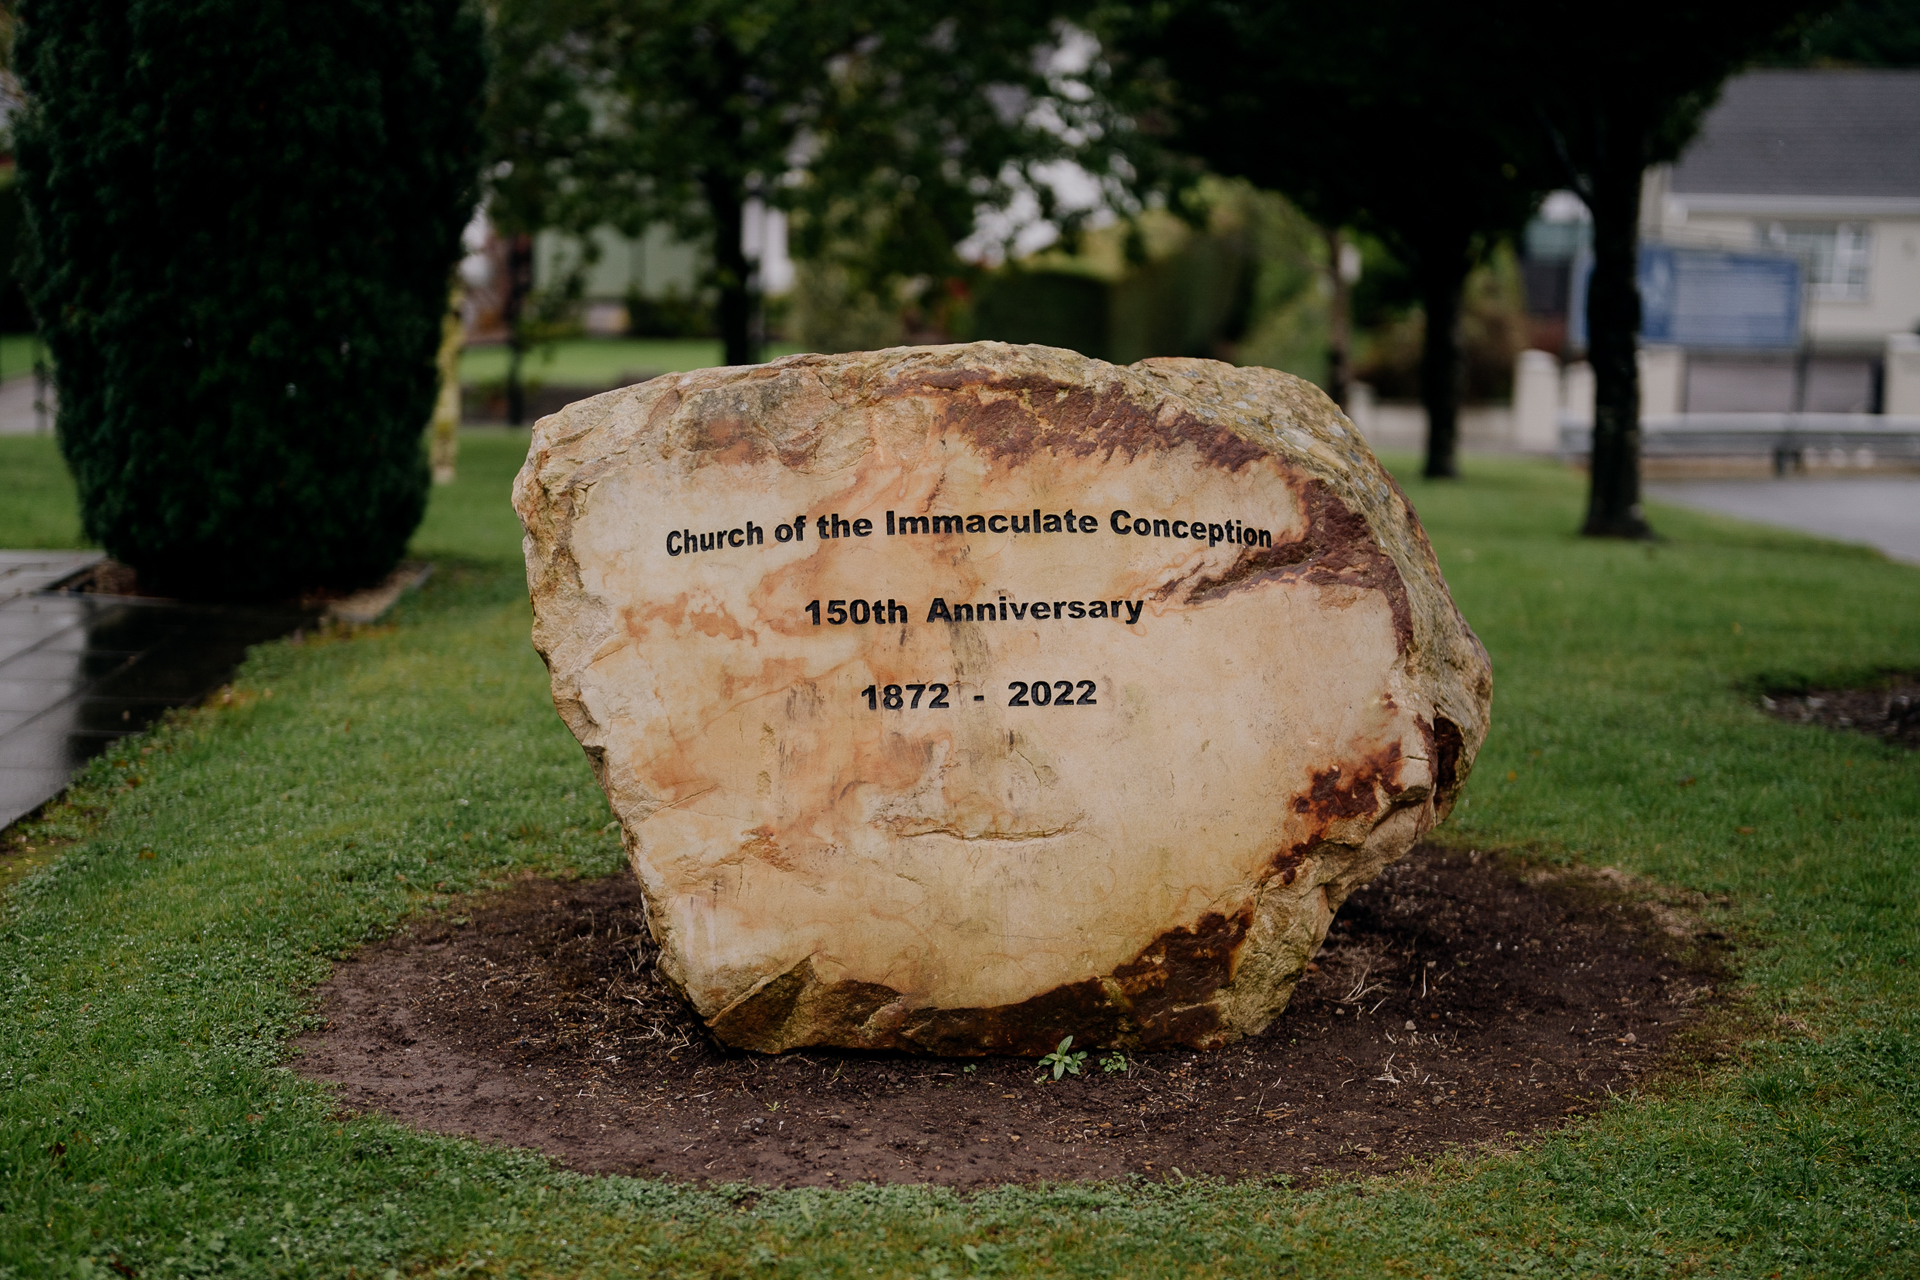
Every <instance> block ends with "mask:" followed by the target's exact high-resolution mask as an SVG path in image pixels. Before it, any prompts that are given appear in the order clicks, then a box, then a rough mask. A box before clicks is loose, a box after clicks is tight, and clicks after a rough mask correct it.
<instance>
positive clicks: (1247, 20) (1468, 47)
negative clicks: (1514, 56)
mask: <svg viewBox="0 0 1920 1280" xmlns="http://www.w3.org/2000/svg"><path fill="white" fill-rule="evenodd" d="M1103 33H1104V34H1105V35H1106V36H1107V38H1108V39H1109V40H1110V42H1111V43H1112V45H1113V47H1114V48H1115V49H1116V50H1117V51H1118V52H1119V53H1120V54H1121V56H1122V57H1124V59H1125V62H1126V64H1127V68H1128V71H1129V73H1130V76H1129V83H1130V86H1131V92H1132V97H1133V101H1134V102H1135V103H1136V104H1137V106H1136V109H1137V110H1140V111H1142V113H1143V115H1144V116H1145V118H1146V123H1145V125H1144V127H1143V129H1142V134H1143V135H1154V140H1155V141H1156V142H1157V143H1158V144H1159V145H1161V146H1164V147H1167V148H1170V149H1172V150H1174V151H1178V152H1184V153H1186V154H1189V155H1192V156H1195V157H1197V158H1199V159H1200V160H1202V161H1204V162H1205V164H1206V165H1207V166H1208V167H1209V168H1210V169H1212V170H1213V171H1214V172H1216V173H1220V174H1224V175H1231V176H1237V177H1243V178H1245V179H1247V180H1248V181H1250V182H1252V183H1254V184H1255V185H1256V186H1259V187H1264V188H1268V189H1272V190H1277V191H1280V192H1282V193H1284V194H1285V195H1286V196H1287V197H1288V198H1289V199H1291V200H1292V201H1293V202H1294V203H1295V204H1297V205H1298V206H1299V207H1300V208H1301V209H1303V210H1304V211H1305V212H1306V213H1307V214H1308V215H1309V216H1311V217H1312V218H1314V219H1315V220H1316V221H1318V222H1319V223H1321V224H1322V225H1323V226H1325V227H1328V228H1340V227H1357V228H1360V229H1362V230H1364V231H1365V232H1367V233H1369V234H1370V235H1372V236H1373V237H1375V238H1376V239H1377V240H1378V241H1380V242H1381V243H1382V244H1384V245H1385V246H1387V247H1388V248H1389V249H1390V251H1391V252H1392V254H1393V257H1394V258H1395V259H1396V260H1397V261H1398V263H1399V264H1400V265H1401V266H1402V267H1404V269H1405V270H1406V272H1407V274H1408V276H1409V277H1410V279H1411V281H1412V283H1413V286H1414V291H1415V292H1416V293H1417V295H1418V297H1419V300H1420V303H1421V309H1422V314H1423V319H1424V323H1423V325H1422V327H1421V330H1420V335H1421V346H1422V355H1421V362H1420V370H1421V372H1420V395H1421V399H1422V401H1423V402H1424V404H1425V407H1426V411H1427V423H1428V428H1427V461H1426V474H1428V475H1429V476H1451V475H1453V474H1455V473H1456V470H1457V466H1458V464H1457V461H1456V454H1457V445H1458V434H1459V432H1458V415H1459V405H1460V396H1461V391H1462V389H1463V388H1462V382H1463V372H1464V371H1463V368H1462V363H1461V359H1460V351H1461V348H1460V316H1461V303H1462V294H1463V291H1464V289H1465V284H1466V280H1467V276H1468V274H1469V272H1471V271H1472V269H1473V268H1474V266H1475V265H1476V264H1478V263H1481V262H1483V261H1485V260H1486V258H1487V257H1488V255H1489V254H1490V253H1491V251H1492V250H1493V248H1494V246H1495V245H1496V244H1498V243H1499V242H1500V241H1501V240H1502V239H1503V238H1504V237H1508V236H1511V235H1512V234H1513V233H1515V232H1517V231H1518V230H1519V228H1520V226H1521V225H1522V224H1523V223H1524V221H1525V219H1526V217H1527V215H1528V214H1529V213H1530V212H1531V210H1532V208H1533V207H1534V205H1535V204H1536V203H1537V201H1538V199H1539V197H1540V196H1541V195H1542V194H1544V187H1542V186H1541V185H1540V183H1539V180H1538V176H1537V174H1535V173H1533V172H1531V171H1529V170H1527V169H1526V168H1525V167H1524V166H1523V165H1520V164H1516V163H1515V160H1514V154H1515V147H1514V144H1513V142H1512V140H1511V139H1512V134H1513V132H1514V129H1513V120H1512V114H1511V111H1510V110H1509V108H1510V106H1511V102H1510V100H1508V99H1505V98H1503V97H1502V96H1501V94H1500V89H1499V86H1500V85H1501V84H1503V83H1505V82H1506V81H1507V80H1508V79H1509V78H1510V76H1511V73H1512V67H1511V65H1510V63H1509V62H1508V61H1507V59H1508V57H1509V56H1510V52H1511V50H1510V48H1509V46H1508V44H1507V42H1506V41H1504V40H1502V39H1498V38H1494V37H1495V36H1496V34H1497V33H1493V32H1490V31H1489V30H1487V29H1486V27H1485V24H1482V23H1476V22H1474V21H1473V20H1472V18H1471V16H1469V15H1463V14H1462V13H1461V12H1460V10H1459V9H1458V8H1457V6H1434V5H1425V4H1418V3H1412V2H1410V0H1409V2H1407V3H1399V2H1397V0H1396V2H1392V3H1388V4H1386V5H1385V7H1384V8H1383V7H1382V6H1381V5H1377V4H1376V5H1369V6H1365V7H1361V8H1356V7H1354V6H1340V5H1324V4H1309V3H1303V2H1283V3H1277V4H1260V5H1254V4H1246V3H1242V2H1240V0H1184V2H1176V3H1172V4H1166V5H1155V6H1151V7H1148V6H1124V7H1118V8H1114V9H1110V10H1108V11H1107V13H1106V20H1105V22H1104V23H1103Z"/></svg>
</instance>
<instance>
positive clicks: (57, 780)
mask: <svg viewBox="0 0 1920 1280" xmlns="http://www.w3.org/2000/svg"><path fill="white" fill-rule="evenodd" d="M99 558H100V553H99V552H97V551H0V827H5V826H6V825H7V824H8V823H10V822H13V821H14V820H15V819H17V818H19V817H21V816H22V815H24V814H27V813H31V812H32V811H33V810H34V809H36V808H38V807H39V806H40V805H41V804H42V803H44V802H45V801H47V800H49V799H51V798H52V797H53V796H54V795H56V794H58V793H59V791H60V790H61V789H62V788H64V787H65V786H66V785H67V779H68V778H69V777H71V776H72V775H73V772H74V770H76V769H78V768H79V767H80V766H81V765H83V764H85V763H86V762H87V761H88V760H90V759H92V758H93V757H94V756H96V755H98V754H99V753H100V752H102V751H105V750H107V749H108V748H109V747H111V746H112V745H113V744H114V743H115V742H117V741H119V740H120V739H121V738H123V737H125V736H126V735H127V734H129V733H135V732H137V731H139V730H141V729H144V728H146V727H147V726H148V725H149V724H151V723H153V721H154V720H155V719H157V718H158V717H159V716H160V715H161V713H163V712H164V711H165V710H166V709H167V708H168V707H177V706H180V705H182V704H184V703H192V702H198V701H200V700H201V699H202V698H205V697H206V696H207V695H208V694H210V693H212V692H213V691H214V690H216V689H218V688H219V687H220V685H221V684H222V683H224V682H225V681H226V679H227V678H228V676H229V674H230V673H231V672H232V671H233V668H234V666H235V665H236V664H238V663H239V662H240V660H241V659H242V658H244V657H245V656H246V652H247V647H248V646H249V645H254V644H258V643H260V642H261V641H263V640H271V639H273V638H274V637H276V636H281V635H285V634H286V633H287V632H289V631H291V630H293V629H294V628H295V627H297V626H300V625H302V624H303V623H306V622H310V621H311V620H312V615H311V614H310V613H306V612H303V611H299V610H293V609H287V608H278V609H275V608H240V607H232V606H221V605H191V604H181V603H176V602H174V601H171V600H151V599H144V598H129V597H122V596H106V595H77V594H72V593H67V592H57V591H50V590H48V588H50V587H52V586H53V585H54V584H55V583H57V582H59V581H60V580H61V579H62V578H66V577H69V576H70V575H72V574H74V573H77V572H79V571H80V570H81V569H84V568H85V567H87V566H88V565H89V564H92V563H93V562H94V561H96V560H98V559H99Z"/></svg>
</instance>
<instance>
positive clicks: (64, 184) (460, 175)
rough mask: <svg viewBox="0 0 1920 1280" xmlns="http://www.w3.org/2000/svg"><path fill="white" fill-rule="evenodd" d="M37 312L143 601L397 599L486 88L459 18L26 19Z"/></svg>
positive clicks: (452, 1)
mask: <svg viewBox="0 0 1920 1280" xmlns="http://www.w3.org/2000/svg"><path fill="white" fill-rule="evenodd" d="M17 54H18V66H19V70H20V73H21V79H22V82H23V83H24V85H25V88H26V92H27V106H26V108H25V109H24V112H23V114H22V116H21V118H20V119H19V121H18V125H17V138H18V148H19V164H20V184H21V191H22V195H23V196H24V199H25V206H26V210H27V215H28V223H29V227H30V232H31V235H30V246H29V251H28V261H27V267H26V272H27V279H28V282H29V287H28V293H29V296H30V300H31V302H32V305H33V309H34V313H35V316H36V317H37V319H38V322H39V328H40V332H41V333H42V334H43V335H44V337H45V338H46V341H47V343H48V345H49V346H50V348H51V350H52V354H53V359H54V367H55V373H56V376H57V378H58V385H59V397H60V409H59V419H58V431H59V440H60V447H61V450H62V452H63V453H64V454H65V456H66V459H67V464H68V466H69V467H70V468H71V470H72V472H73V475H74V478H75V481H76V482H77V484H78V488H79V493H80V500H81V506H82V513H83V518H84V523H85V527H86V531H87V533H88V535H89V536H90V537H92V538H94V539H95V540H97V541H98V542H99V543H100V545H101V546H103V547H104V548H105V549H106V550H107V551H108V553H110V554H111V555H113V556H114V557H116V558H118V559H120V560H122V561H124V562H125V563H127V564H130V565H132V566H133V567H134V568H135V569H136V570H137V571H138V573H139V575H140V580H141V582H142V584H143V585H145V586H147V587H149V588H151V589H159V590H162V591H166V592H171V593H180V594H186V595H193V596H200V597H217V596H253V597H264V596H275V595H281V594H285V593H288V592H292V591H296V590H301V589H305V588H312V587H320V586H329V587H348V586H357V585H360V584H362V583H365V582H368V581H371V580H375V579H378V578H379V577H380V576H381V575H382V574H384V573H385V572H386V571H387V570H388V569H390V568H391V567H392V566H393V564H394V562H395V561H396V560H397V559H398V558H399V556H400V554H401V552H402V550H403V549H404V548H405V546H406V544H407V539H408V537H409V536H410V535H411V534H412V532H413V529H414V527H415V525H416V524H417V523H418V522H419V519H420V515H421V513H422V511H423V509H424V505H425V501H426V488H427V466H426V459H425V457H424V453H423V448H422V431H423V429H424V427H425V425H426V423H427V420H428V414H429V411H430V409H431V408H432V406H433V402H434V396H435V391H436V378H435V368H434V356H435V352H436V350H437V348H438V347H439V345H440V338H441V332H440V329H441V324H440V322H441V315H442V313H443V311H444V309H445V307H446V302H447V284H448V278H449V272H450V270H451V268H452V266H453V263H454V262H455V261H456V260H457V259H458V257H459V236H460V229H461V226H462V225H463V224H464V223H465V222H466V220H467V218H468V217H469V215H470V213H471V211H472V208H473V201H474V197H475V188H476V178H477V172H478V166H479V160H480V154H481V152H480V145H479V143H480V135H479V129H478V121H479V113H480V107H481V95H482V92H483V86H484V77H485V61H484V53H483V47H482V27H481V19H480V15H479V13H478V12H477V10H475V9H474V8H473V7H471V6H470V5H468V4H466V3H463V2H462V0H340V2H339V3H336V4H331V5H326V6H311V5H299V4H288V3H284V0H265V2H260V0H252V2H242V0H166V2H165V3H155V2H152V0H146V2H136V3H131V4H129V3H125V2H123V0H114V2H107V0H58V2H55V0H29V2H28V3H26V4H23V6H22V9H21V36H20V41H19V45H18V50H17Z"/></svg>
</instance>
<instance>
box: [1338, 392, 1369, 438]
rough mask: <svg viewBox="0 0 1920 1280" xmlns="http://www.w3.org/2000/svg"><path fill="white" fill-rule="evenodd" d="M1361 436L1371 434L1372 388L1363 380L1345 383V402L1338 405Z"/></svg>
mask: <svg viewBox="0 0 1920 1280" xmlns="http://www.w3.org/2000/svg"><path fill="white" fill-rule="evenodd" d="M1340 407H1341V408H1342V409H1344V410H1345V411H1346V414H1347V421H1349V422H1351V423H1352V424H1353V425H1354V427H1355V428H1356V429H1358V431H1359V432H1360V434H1361V435H1362V436H1365V437H1369V438H1370V437H1371V436H1372V435H1373V429H1374V421H1373V388H1372V387H1371V386H1370V385H1368V384H1367V383H1364V382H1357V381H1354V382H1348V383H1347V402H1346V403H1345V404H1343V405H1341V406H1340Z"/></svg>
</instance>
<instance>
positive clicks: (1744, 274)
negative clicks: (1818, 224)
mask: <svg viewBox="0 0 1920 1280" xmlns="http://www.w3.org/2000/svg"><path fill="white" fill-rule="evenodd" d="M1592 274H1593V257H1592V255H1591V254H1582V255H1581V256H1580V257H1579V258H1578V259H1576V260H1575V262H1574V264H1573V297H1572V299H1571V300H1570V301H1569V303H1568V306H1567V339H1568V341H1569V342H1570V343H1572V344H1573V345H1574V346H1576V347H1585V346H1586V345H1587V281H1588V279H1589V278H1590V277H1591V276H1592ZM1637 279H1638V283H1639V286H1640V339H1641V341H1643V342H1647V343H1651V344H1654V345H1657V346H1671V347H1691V348H1705V349H1709V350H1762V351H1782V350H1791V349H1793V348H1795V347H1798V346H1799V345H1800V307H1801V299H1802V296H1803V291H1802V289H1801V287H1800V260H1799V259H1798V258H1790V257H1786V256H1784V255H1782V254H1770V253H1728V252H1724V251H1722V250H1718V249H1681V248H1676V247H1675V246H1673V245H1666V244H1643V245H1641V246H1640V266H1639V271H1638V273H1637Z"/></svg>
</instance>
